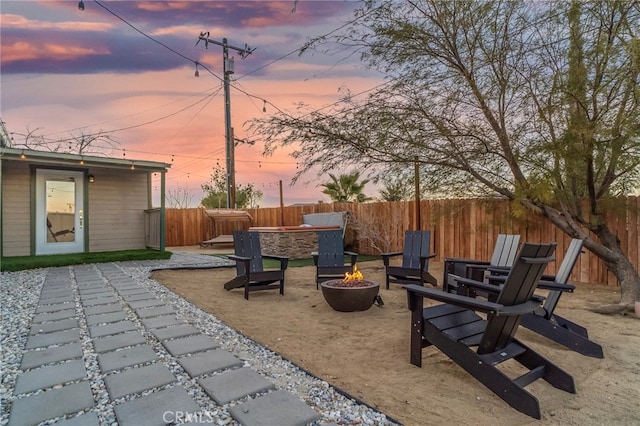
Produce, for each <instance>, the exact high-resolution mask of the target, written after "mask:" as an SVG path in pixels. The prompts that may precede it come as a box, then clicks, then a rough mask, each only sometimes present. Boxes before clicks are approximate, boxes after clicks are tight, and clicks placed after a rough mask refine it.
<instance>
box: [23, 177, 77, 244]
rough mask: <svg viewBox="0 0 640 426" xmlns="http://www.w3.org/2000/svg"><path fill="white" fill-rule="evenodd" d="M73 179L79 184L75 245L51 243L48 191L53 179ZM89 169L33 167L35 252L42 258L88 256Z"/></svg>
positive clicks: (75, 200)
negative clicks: (68, 255) (49, 235)
mask: <svg viewBox="0 0 640 426" xmlns="http://www.w3.org/2000/svg"><path fill="white" fill-rule="evenodd" d="M59 176H71V177H73V178H74V182H75V198H74V202H75V211H74V213H75V214H74V230H75V232H74V235H75V237H76V238H75V241H73V242H56V243H49V242H47V232H48V229H47V226H46V215H47V212H46V198H45V197H46V188H45V184H46V181H47V178H49V177H59ZM86 180H87V170H86V169H65V168H59V167H47V166H44V167H43V166H34V167H33V192H32V194H33V203H32V205H33V210H32V222H31V223H32V229H33V232H32V234H31V235H33V239H32V242H33V243H32V253H33V254H34V255H36V256H38V255H48V254H68V253H85V252H86V251H87V245H88V241H87V234H88V233H87V227H88V221H87V205H88V203H87V185H86Z"/></svg>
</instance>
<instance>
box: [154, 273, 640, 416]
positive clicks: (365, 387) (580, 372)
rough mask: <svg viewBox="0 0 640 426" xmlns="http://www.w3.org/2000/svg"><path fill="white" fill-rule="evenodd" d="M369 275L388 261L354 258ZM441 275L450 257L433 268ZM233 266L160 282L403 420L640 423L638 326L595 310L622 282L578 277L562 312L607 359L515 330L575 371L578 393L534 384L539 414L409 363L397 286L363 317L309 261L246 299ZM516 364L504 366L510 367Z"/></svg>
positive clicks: (436, 361) (446, 362) (449, 374)
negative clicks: (231, 283) (334, 297)
mask: <svg viewBox="0 0 640 426" xmlns="http://www.w3.org/2000/svg"><path fill="white" fill-rule="evenodd" d="M358 267H359V269H360V270H361V271H362V272H363V273H364V275H365V278H366V279H368V280H372V281H377V282H380V283H383V282H384V269H383V266H382V264H381V262H378V261H373V262H362V263H360V264H359V265H358ZM430 271H431V272H432V274H433V275H434V276H436V277H438V278H439V279H440V277H441V276H442V275H441V274H442V272H441V271H442V264H441V263H438V262H434V263H432V264H431V266H430ZM234 276H235V269H233V268H219V269H208V270H178V271H157V272H154V273H153V277H154V279H156V280H157V281H158V282H160V283H161V284H163V285H165V286H166V287H168V288H169V289H171V290H173V291H174V292H175V293H177V294H179V295H180V296H182V297H184V298H185V299H187V300H189V301H191V302H192V303H193V304H195V305H197V306H198V307H200V308H201V309H203V310H205V311H207V312H209V313H211V314H212V315H214V316H216V317H217V318H219V319H220V320H222V321H224V322H225V323H227V324H228V325H230V326H231V327H233V328H234V329H236V330H238V331H240V332H242V333H244V334H245V335H247V336H249V337H251V338H252V339H254V340H256V341H257V342H259V343H261V344H263V345H264V346H266V347H268V348H270V349H272V350H273V351H275V352H278V353H279V354H282V355H283V356H285V357H286V358H288V359H290V360H291V361H293V362H295V363H296V364H298V365H299V366H301V367H303V368H305V369H306V370H308V371H310V372H312V373H313V374H315V375H316V376H318V377H321V378H323V379H324V380H326V381H328V382H330V383H331V384H332V385H334V386H337V387H338V388H340V389H342V390H344V391H346V392H348V393H349V394H351V395H353V396H354V397H357V398H359V399H361V400H362V401H364V402H366V403H367V404H369V405H371V406H373V407H375V408H376V409H378V410H380V411H382V412H384V413H385V414H387V415H388V416H390V417H392V418H393V419H395V420H397V421H399V422H401V423H403V424H405V425H443V424H447V425H449V424H456V425H472V424H479V425H496V426H497V425H515V424H531V425H533V424H538V425H581V426H584V425H638V424H640V408H639V407H638V401H640V321H638V319H637V318H635V317H633V316H620V315H616V316H605V315H601V314H596V313H593V312H591V311H589V308H592V307H596V306H599V305H602V304H606V303H614V302H617V301H618V300H619V293H618V290H617V288H612V287H606V286H603V285H594V284H578V287H577V290H576V292H575V293H573V294H566V295H563V297H562V299H561V301H560V305H559V307H558V308H557V310H556V312H557V313H559V314H560V315H563V316H565V317H566V318H569V319H571V320H572V321H574V322H576V323H578V324H581V325H583V326H585V327H587V328H588V330H589V333H590V337H591V338H592V340H594V341H596V342H598V343H599V344H601V345H602V346H603V348H604V353H605V358H604V359H596V358H589V357H586V356H583V355H580V354H578V353H576V352H573V351H571V350H568V349H566V348H565V347H563V346H560V345H558V344H555V343H554V342H552V341H550V340H548V339H546V338H544V337H542V336H539V335H537V334H535V333H533V332H531V331H529V330H527V329H524V328H522V327H521V328H520V329H519V330H518V334H517V337H518V338H519V339H520V340H522V341H523V342H525V343H526V344H528V345H529V346H530V347H532V348H534V349H535V350H536V351H538V352H539V353H541V354H542V355H543V356H545V357H547V358H549V359H551V360H552V361H553V362H555V363H556V364H557V365H559V366H560V367H562V368H563V369H565V370H566V371H568V372H569V373H570V374H572V375H573V377H574V380H575V383H576V388H577V393H576V394H569V393H565V392H563V391H560V390H558V389H555V388H554V387H552V386H551V385H549V384H548V383H546V382H544V381H542V380H540V381H537V382H535V383H533V384H531V385H529V386H528V387H527V389H528V390H529V391H530V392H531V393H532V394H533V395H535V396H536V397H537V398H538V399H539V401H540V406H541V409H542V420H541V421H539V420H535V419H532V418H531V417H528V416H526V415H524V414H521V413H520V412H518V411H516V410H515V409H513V408H511V407H510V406H508V405H507V404H506V403H505V402H504V401H502V400H501V399H500V398H498V397H497V396H495V395H494V394H493V393H491V392H490V391H489V390H488V389H487V388H485V387H484V386H483V385H482V384H480V383H479V382H478V381H476V380H475V379H474V378H473V377H472V376H470V375H469V374H467V373H466V372H465V371H464V370H462V369H461V368H460V367H458V366H457V365H456V364H455V363H454V362H452V361H451V360H450V359H449V358H448V357H446V356H445V355H444V354H442V353H441V352H440V351H438V350H437V349H435V348H433V347H429V348H425V349H424V350H423V365H422V368H418V367H415V366H413V365H411V364H410V363H409V327H410V317H409V311H408V310H407V304H406V292H405V290H403V289H402V288H401V287H400V286H398V285H395V286H394V285H392V288H391V289H389V290H386V289H384V288H382V287H383V286H381V290H380V295H381V296H382V298H383V300H384V302H385V304H384V306H383V307H378V306H373V307H372V308H371V309H369V310H367V311H364V312H337V311H334V310H333V309H331V308H330V307H329V306H328V305H327V303H326V302H325V300H324V298H323V297H322V293H321V291H320V290H316V285H315V282H314V277H315V270H314V268H313V267H302V268H289V269H287V272H286V287H285V295H284V296H280V295H279V294H278V292H277V291H261V292H255V293H252V294H251V295H250V300H248V301H247V300H245V299H244V298H243V296H242V290H241V289H237V290H232V291H225V290H224V289H223V284H224V283H225V282H226V281H228V280H229V279H231V278H232V277H234ZM513 368H514V366H507V369H508V370H512V369H513Z"/></svg>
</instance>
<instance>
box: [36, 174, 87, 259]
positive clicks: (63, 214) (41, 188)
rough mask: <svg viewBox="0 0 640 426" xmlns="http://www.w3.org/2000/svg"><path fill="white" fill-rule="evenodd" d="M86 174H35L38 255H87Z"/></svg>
mask: <svg viewBox="0 0 640 426" xmlns="http://www.w3.org/2000/svg"><path fill="white" fill-rule="evenodd" d="M83 194H84V173H82V172H74V171H67V170H47V169H38V170H36V226H35V233H36V254H64V253H80V252H83V251H84V197H83Z"/></svg>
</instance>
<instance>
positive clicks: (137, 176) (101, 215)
mask: <svg viewBox="0 0 640 426" xmlns="http://www.w3.org/2000/svg"><path fill="white" fill-rule="evenodd" d="M89 172H90V174H92V175H93V176H94V177H95V182H93V183H89V184H88V185H89V186H88V201H89V203H88V210H89V212H88V220H89V223H88V226H89V251H90V252H97V251H114V250H135V249H143V248H145V238H144V237H145V231H144V211H145V210H146V209H147V208H148V197H149V195H148V183H147V181H148V176H147V174H146V173H143V172H136V171H135V170H131V171H126V170H112V169H96V170H90V171H89Z"/></svg>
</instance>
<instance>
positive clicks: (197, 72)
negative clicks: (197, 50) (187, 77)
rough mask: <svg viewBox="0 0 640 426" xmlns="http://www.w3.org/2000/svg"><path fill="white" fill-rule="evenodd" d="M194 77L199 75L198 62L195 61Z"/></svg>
mask: <svg viewBox="0 0 640 426" xmlns="http://www.w3.org/2000/svg"><path fill="white" fill-rule="evenodd" d="M194 75H195V76H196V77H200V71H198V63H197V62H196V72H195V74H194Z"/></svg>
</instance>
